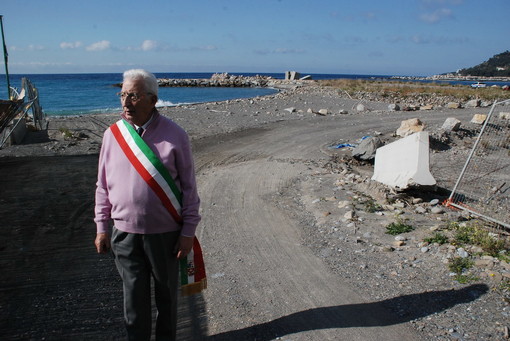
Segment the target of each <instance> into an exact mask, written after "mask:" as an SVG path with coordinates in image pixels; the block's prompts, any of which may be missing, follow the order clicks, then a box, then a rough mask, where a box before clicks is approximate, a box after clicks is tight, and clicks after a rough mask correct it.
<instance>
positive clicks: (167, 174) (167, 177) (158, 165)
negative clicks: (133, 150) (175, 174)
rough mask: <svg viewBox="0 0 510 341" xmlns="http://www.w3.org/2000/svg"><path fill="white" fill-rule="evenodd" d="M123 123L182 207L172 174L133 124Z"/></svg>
mask: <svg viewBox="0 0 510 341" xmlns="http://www.w3.org/2000/svg"><path fill="white" fill-rule="evenodd" d="M122 122H123V123H124V125H125V126H126V128H127V130H128V131H129V133H130V134H131V136H132V137H133V140H134V141H135V143H136V145H137V146H138V148H140V150H141V151H142V152H143V153H144V154H145V156H146V157H147V159H149V161H150V162H151V163H152V165H153V166H154V167H155V168H156V169H157V170H158V172H159V174H161V176H162V177H163V179H165V181H166V182H167V183H168V186H170V189H171V190H172V192H173V193H174V195H175V198H176V199H177V201H179V203H180V204H181V205H182V193H181V191H179V189H178V188H177V185H176V184H175V182H174V179H173V178H172V176H171V175H170V172H168V169H167V168H166V167H165V166H164V165H163V163H161V161H160V160H159V158H158V157H157V156H156V154H154V152H153V151H152V149H150V148H149V146H148V145H147V143H145V141H144V140H143V139H142V137H141V136H140V135H138V133H137V132H136V130H135V128H133V127H132V126H131V124H129V123H128V122H127V121H126V120H122Z"/></svg>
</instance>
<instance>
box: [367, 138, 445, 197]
mask: <svg viewBox="0 0 510 341" xmlns="http://www.w3.org/2000/svg"><path fill="white" fill-rule="evenodd" d="M429 163H430V154H429V134H428V132H426V131H422V132H418V133H415V134H412V135H410V136H407V137H405V138H403V139H400V140H398V141H395V142H393V143H390V144H388V145H385V146H383V147H380V148H378V149H377V152H376V154H375V165H374V175H373V176H372V180H375V181H378V182H380V183H383V184H385V185H387V186H390V187H392V188H395V189H406V188H408V187H410V186H434V185H435V184H436V180H435V179H434V177H433V176H432V174H431V173H430V169H429Z"/></svg>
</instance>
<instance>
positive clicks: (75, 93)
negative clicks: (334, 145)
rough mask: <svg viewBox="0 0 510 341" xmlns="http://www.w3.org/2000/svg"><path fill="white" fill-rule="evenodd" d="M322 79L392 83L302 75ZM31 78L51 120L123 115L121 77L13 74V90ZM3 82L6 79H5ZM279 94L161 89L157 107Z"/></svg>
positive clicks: (2, 91)
mask: <svg viewBox="0 0 510 341" xmlns="http://www.w3.org/2000/svg"><path fill="white" fill-rule="evenodd" d="M230 74H231V75H242V76H255V75H261V76H271V77H273V78H275V79H284V78H285V74H284V73H230ZM212 75H213V73H212V72H211V73H196V72H195V73H155V76H156V77H157V78H172V79H209V78H211V76H212ZM305 75H310V76H311V77H312V79H314V80H321V79H339V78H347V79H391V76H389V75H355V74H352V75H351V74H303V73H302V76H305ZM23 77H26V78H28V79H29V80H30V81H31V82H32V84H33V85H34V86H35V87H36V88H37V90H38V92H39V103H40V105H41V107H42V109H43V112H44V113H45V114H46V115H48V116H77V115H88V114H100V113H115V112H120V111H121V106H120V101H119V99H118V97H117V96H116V93H117V92H119V91H120V88H119V87H117V86H115V84H118V83H120V82H122V74H121V73H79V74H27V75H22V74H10V75H9V83H10V86H11V87H14V88H16V89H18V90H20V89H21V78H23ZM2 78H3V79H2ZM276 92H278V90H277V89H272V88H231V87H228V88H227V87H160V88H159V96H158V97H159V101H158V103H157V106H158V107H163V106H177V105H183V104H194V103H205V102H216V101H225V100H232V99H240V98H253V97H257V96H264V95H270V94H274V93H276ZM7 98H8V96H7V79H6V78H5V75H0V99H7Z"/></svg>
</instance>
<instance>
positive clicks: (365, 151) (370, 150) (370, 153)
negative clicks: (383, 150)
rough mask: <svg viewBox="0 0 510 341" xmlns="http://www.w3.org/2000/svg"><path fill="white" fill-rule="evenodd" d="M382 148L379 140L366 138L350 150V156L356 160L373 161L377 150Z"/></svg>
mask: <svg viewBox="0 0 510 341" xmlns="http://www.w3.org/2000/svg"><path fill="white" fill-rule="evenodd" d="M382 146H383V143H382V141H381V139H380V138H378V137H367V138H365V139H363V140H362V141H361V143H360V144H359V145H357V146H356V147H355V148H354V149H353V150H352V156H353V157H354V158H355V159H358V160H365V161H368V160H373V159H374V158H375V152H376V150H377V148H379V147H382Z"/></svg>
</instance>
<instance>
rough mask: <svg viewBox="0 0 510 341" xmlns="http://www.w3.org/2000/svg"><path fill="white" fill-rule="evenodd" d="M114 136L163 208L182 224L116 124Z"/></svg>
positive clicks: (112, 127)
mask: <svg viewBox="0 0 510 341" xmlns="http://www.w3.org/2000/svg"><path fill="white" fill-rule="evenodd" d="M110 129H111V131H112V133H113V136H114V137H115V140H117V142H118V143H119V146H120V148H121V149H122V150H123V151H124V154H126V156H127V158H128V160H129V162H131V164H132V165H133V167H135V170H136V171H137V172H138V174H140V176H141V177H142V178H143V179H144V180H145V182H146V183H147V184H148V185H149V187H150V188H152V190H153V191H154V192H155V193H156V195H157V196H158V198H159V199H160V200H161V202H162V203H163V206H165V208H166V209H167V210H168V212H170V214H171V215H172V217H173V218H174V219H175V221H176V222H178V223H181V222H182V218H181V216H180V215H179V213H178V212H177V211H176V210H175V208H174V206H173V205H172V202H171V201H170V199H168V197H167V195H166V193H165V191H164V190H163V189H162V188H161V186H160V185H159V184H158V183H157V181H156V180H154V178H153V177H152V175H150V173H149V172H148V171H147V170H146V169H145V167H144V166H143V165H142V163H141V162H140V161H139V160H138V158H137V157H136V155H135V154H134V153H133V151H132V150H131V148H130V147H129V145H128V143H127V142H126V140H124V137H123V136H122V133H121V132H120V130H119V127H117V125H116V124H113V125H112V126H111V127H110Z"/></svg>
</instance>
